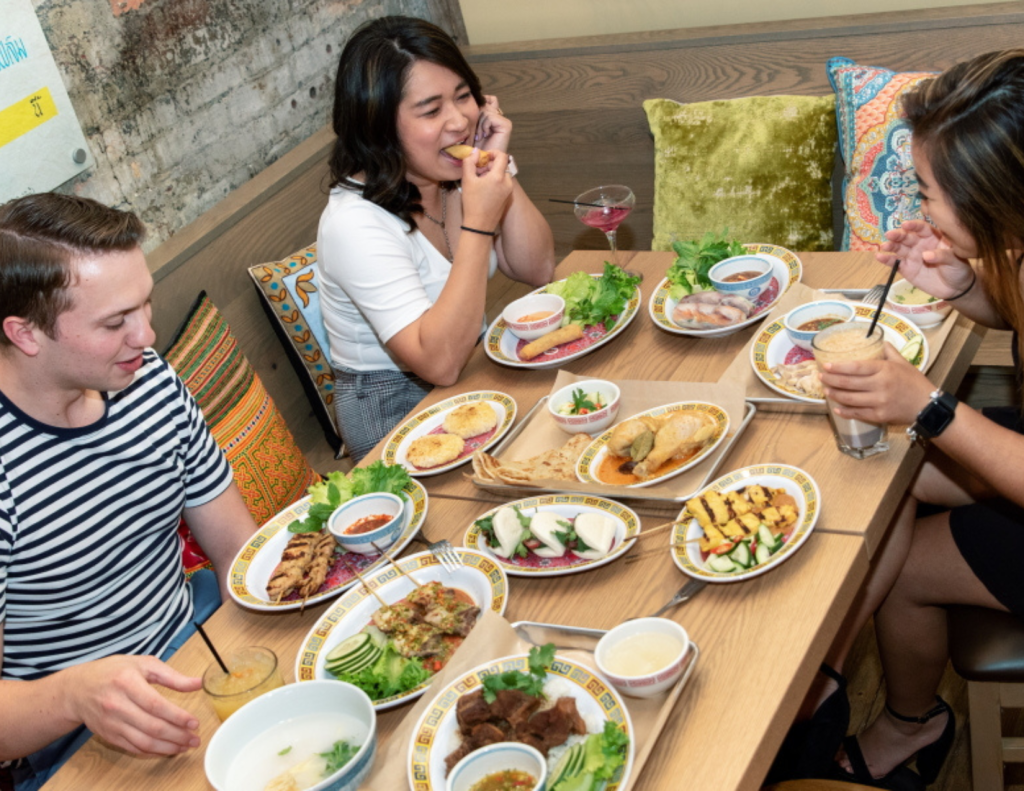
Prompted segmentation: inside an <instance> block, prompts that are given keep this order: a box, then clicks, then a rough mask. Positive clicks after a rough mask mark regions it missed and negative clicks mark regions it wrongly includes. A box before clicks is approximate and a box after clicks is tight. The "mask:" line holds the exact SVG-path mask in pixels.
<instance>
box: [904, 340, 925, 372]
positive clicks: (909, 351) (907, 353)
mask: <svg viewBox="0 0 1024 791" xmlns="http://www.w3.org/2000/svg"><path fill="white" fill-rule="evenodd" d="M923 346H924V344H923V343H922V342H921V340H920V339H919V338H915V339H914V340H912V341H908V342H907V343H906V344H905V345H904V346H903V348H902V349H900V355H901V356H902V357H903V359H904V360H906V361H907V362H908V363H910V364H911V365H917V358H918V357H920V356H921V349H922V347H923Z"/></svg>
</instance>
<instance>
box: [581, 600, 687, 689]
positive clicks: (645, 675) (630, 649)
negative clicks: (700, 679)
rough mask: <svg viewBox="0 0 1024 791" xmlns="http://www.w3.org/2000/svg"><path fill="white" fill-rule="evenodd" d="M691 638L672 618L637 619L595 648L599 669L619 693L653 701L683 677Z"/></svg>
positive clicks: (595, 657)
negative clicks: (653, 698) (652, 699)
mask: <svg viewBox="0 0 1024 791" xmlns="http://www.w3.org/2000/svg"><path fill="white" fill-rule="evenodd" d="M689 650H690V637H689V635H688V634H687V633H686V630H685V629H684V628H683V627H682V626H680V625H679V624H677V623H676V622H675V621H673V620H670V619H669V618H634V619H633V620H632V621H626V622H625V623H621V624H619V625H618V626H616V627H615V628H614V629H612V630H610V631H609V632H607V633H606V634H605V635H604V636H603V637H602V638H601V639H600V640H599V641H598V643H597V647H596V648H595V649H594V660H595V661H596V663H597V669H598V670H600V671H601V674H602V675H603V676H604V677H605V678H607V679H608V680H609V681H610V682H611V683H612V686H614V687H615V688H616V689H617V690H619V692H621V693H622V694H623V695H629V696H630V697H634V698H652V697H654V696H656V695H661V694H662V693H664V692H667V691H668V690H669V688H670V687H672V685H673V684H675V683H676V682H677V681H678V680H679V678H680V677H681V676H682V675H683V670H684V669H685V667H686V655H687V653H688V652H689Z"/></svg>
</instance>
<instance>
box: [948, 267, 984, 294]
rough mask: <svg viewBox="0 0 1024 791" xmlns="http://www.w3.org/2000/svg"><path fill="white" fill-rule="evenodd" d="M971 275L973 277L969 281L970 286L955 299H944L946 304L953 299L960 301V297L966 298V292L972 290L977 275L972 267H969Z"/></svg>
mask: <svg viewBox="0 0 1024 791" xmlns="http://www.w3.org/2000/svg"><path fill="white" fill-rule="evenodd" d="M971 274H972V275H974V277H973V278H972V279H971V284H970V285H969V286H968V287H967V288H965V289H964V290H963V291H961V292H960V293H959V294H957V295H956V296H955V297H946V302H952V301H953V300H954V299H960V297H963V296H966V294H967V292H968V291H970V290H971V289H972V288H974V284H975V283H977V282H978V273H977V272H976V271H975V270H974V267H971Z"/></svg>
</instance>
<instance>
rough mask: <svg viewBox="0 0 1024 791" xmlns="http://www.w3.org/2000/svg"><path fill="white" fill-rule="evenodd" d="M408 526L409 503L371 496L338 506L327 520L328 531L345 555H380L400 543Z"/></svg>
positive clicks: (377, 494)
mask: <svg viewBox="0 0 1024 791" xmlns="http://www.w3.org/2000/svg"><path fill="white" fill-rule="evenodd" d="M404 522H405V502H404V501H403V500H402V498H401V497H399V496H397V495H394V494H390V493H389V492H371V493H370V494H364V495H362V496H360V497H353V498H352V499H351V500H349V501H348V502H347V503H342V504H341V505H340V506H338V508H336V509H335V511H334V513H333V514H331V516H330V519H328V520H327V529H328V530H330V531H331V535H332V536H334V540H335V541H337V542H338V543H339V544H341V547H342V549H344V550H345V551H347V552H356V553H358V554H360V555H376V554H377V553H378V551H379V550H382V549H387V548H388V547H389V546H391V545H392V544H394V543H395V541H397V540H398V536H399V535H401V533H402V528H403V527H404ZM374 544H376V547H374Z"/></svg>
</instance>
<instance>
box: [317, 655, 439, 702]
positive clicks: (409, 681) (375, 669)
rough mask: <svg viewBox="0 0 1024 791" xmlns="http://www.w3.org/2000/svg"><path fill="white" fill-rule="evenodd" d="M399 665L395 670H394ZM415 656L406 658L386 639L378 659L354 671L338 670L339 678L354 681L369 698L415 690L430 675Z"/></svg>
mask: <svg viewBox="0 0 1024 791" xmlns="http://www.w3.org/2000/svg"><path fill="white" fill-rule="evenodd" d="M397 668H400V670H399V671H398V672H395V671H396V669H397ZM431 675H432V674H431V672H430V671H429V670H427V669H426V668H425V667H423V663H422V662H421V661H420V660H419V659H417V658H411V659H407V658H405V657H404V656H402V655H401V654H399V653H398V651H396V650H395V648H394V646H393V645H392V644H391V642H390V641H388V643H387V645H386V646H385V647H384V653H383V654H381V656H380V659H378V660H377V661H376V662H374V663H373V664H372V665H370V667H366V668H363V669H362V670H360V671H359V672H358V673H338V674H337V675H335V678H337V679H338V680H339V681H347V682H348V683H349V684H354V685H355V686H357V687H359V688H360V689H361V690H363V692H365V693H366V694H367V695H369V696H370V700H383V699H384V698H390V697H391V696H392V695H399V694H401V693H402V692H408V691H409V690H410V689H415V688H416V687H418V686H419V685H420V684H422V683H423V682H424V681H426V680H427V679H428V678H430V676H431Z"/></svg>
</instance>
